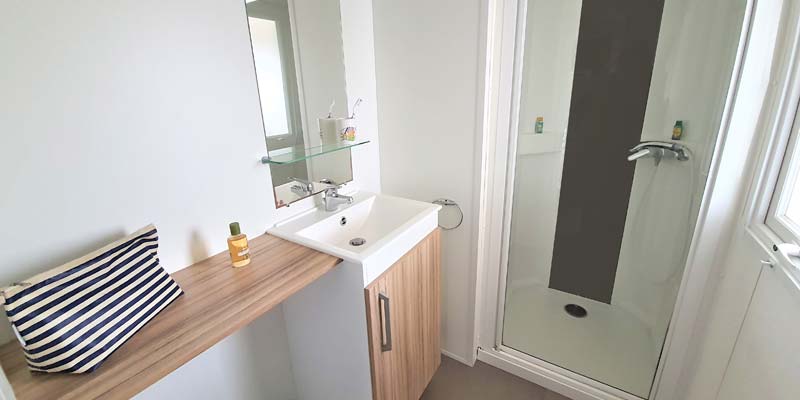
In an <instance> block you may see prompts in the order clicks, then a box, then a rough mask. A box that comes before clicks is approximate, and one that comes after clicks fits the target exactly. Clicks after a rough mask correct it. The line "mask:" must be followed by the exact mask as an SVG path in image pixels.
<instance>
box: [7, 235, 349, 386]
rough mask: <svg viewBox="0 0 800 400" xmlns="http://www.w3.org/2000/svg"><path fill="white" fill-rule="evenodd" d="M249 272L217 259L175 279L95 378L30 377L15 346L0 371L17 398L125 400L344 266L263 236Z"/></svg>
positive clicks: (9, 347) (224, 258)
mask: <svg viewBox="0 0 800 400" xmlns="http://www.w3.org/2000/svg"><path fill="white" fill-rule="evenodd" d="M250 251H251V254H252V255H253V258H252V262H251V263H250V265H248V266H246V267H244V268H239V269H235V268H233V267H232V266H231V264H230V260H229V258H228V253H227V252H224V253H220V254H217V255H215V256H213V257H211V258H208V259H206V260H203V261H201V262H199V263H197V264H194V265H192V266H190V267H187V268H185V269H182V270H180V271H178V272H176V273H174V274H172V277H173V278H174V279H175V280H176V281H177V282H178V284H179V285H180V286H181V288H182V289H183V291H184V294H183V296H181V297H179V298H178V299H177V300H175V301H174V302H173V303H172V304H170V305H169V307H167V308H166V309H164V310H163V311H162V312H161V313H160V314H158V315H157V316H156V317H155V318H153V320H152V321H150V322H149V323H148V324H147V325H145V326H144V327H143V328H142V329H141V330H140V331H139V332H138V333H136V334H135V335H133V337H131V339H130V340H128V342H127V343H125V344H124V345H123V346H122V347H120V348H119V349H117V351H115V352H114V353H113V354H112V355H111V357H109V358H108V359H107V360H106V361H105V363H104V364H103V365H101V366H100V368H98V369H97V370H96V371H95V372H92V373H89V374H82V375H70V374H41V373H31V372H30V370H28V367H27V365H26V364H25V358H24V354H23V352H22V348H21V347H20V346H19V344H18V343H17V342H16V341H13V342H11V343H8V344H6V345H3V346H2V347H0V364H2V366H3V370H4V371H5V374H6V376H7V377H8V380H9V382H10V383H11V386H12V387H13V389H14V393H15V395H16V397H17V399H20V400H25V399H37V400H38V399H61V398H63V399H77V398H80V399H95V398H102V399H122V398H124V399H127V398H130V397H132V396H134V395H135V394H137V393H139V392H140V391H142V390H143V389H145V388H147V387H148V386H150V385H152V384H153V383H155V382H156V381H158V380H159V379H161V378H163V377H164V376H166V375H167V374H169V373H170V372H172V371H174V370H176V369H177V368H178V367H180V366H181V365H183V364H185V363H186V362H188V361H189V360H191V359H192V358H194V357H195V356H197V355H198V354H200V353H202V352H203V351H205V350H207V349H208V348H210V347H211V346H213V345H214V344H216V343H217V342H219V341H221V340H222V339H224V338H225V337H227V336H229V335H231V334H232V333H234V332H236V331H237V330H239V329H240V328H242V327H244V326H245V325H247V324H248V323H250V322H251V321H253V320H254V319H256V318H258V317H259V316H261V315H263V314H264V313H266V312H267V311H269V310H271V309H272V308H273V307H275V306H277V305H278V304H280V303H281V302H283V301H284V300H286V298H288V297H289V296H291V295H292V294H294V293H296V292H297V291H299V290H300V289H302V288H304V287H305V286H306V285H308V284H309V283H311V282H313V281H314V280H316V279H317V278H319V277H320V276H322V275H324V274H325V273H326V272H328V271H330V270H331V269H333V268H334V267H335V266H336V265H337V264H338V263H339V262H340V261H341V260H339V259H338V258H336V257H334V256H330V255H327V254H324V253H320V252H318V251H316V250H312V249H309V248H307V247H304V246H300V245H297V244H294V243H292V242H288V241H286V240H283V239H279V238H277V237H275V236H270V235H266V234H265V235H262V236H259V237H256V238H254V239H252V240H251V241H250Z"/></svg>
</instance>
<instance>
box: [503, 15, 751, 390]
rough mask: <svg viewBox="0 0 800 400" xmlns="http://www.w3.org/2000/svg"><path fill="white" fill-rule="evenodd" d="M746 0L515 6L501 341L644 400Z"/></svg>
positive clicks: (655, 366)
mask: <svg viewBox="0 0 800 400" xmlns="http://www.w3.org/2000/svg"><path fill="white" fill-rule="evenodd" d="M748 10H749V3H748V1H747V0H644V1H643V0H603V1H581V0H520V1H519V2H518V6H517V14H518V18H517V26H516V43H515V50H514V53H515V56H514V57H515V62H514V64H515V68H514V78H513V90H512V94H511V96H512V106H511V110H510V111H511V114H512V115H511V118H510V125H511V127H512V128H511V130H510V132H509V141H508V143H509V145H508V147H509V154H508V161H507V169H508V173H507V175H508V176H507V181H506V186H505V187H506V191H505V204H506V207H505V211H504V216H503V220H504V223H503V225H504V227H503V243H502V250H501V251H500V253H502V254H501V258H502V262H501V264H502V266H501V267H500V269H501V273H500V275H501V279H502V284H501V288H503V289H504V293H501V294H500V296H501V299H500V300H499V303H500V305H499V310H498V312H497V317H498V318H497V319H498V322H497V328H496V329H497V336H498V338H499V339H498V342H499V345H500V346H503V347H505V348H507V349H509V351H513V352H517V353H518V354H520V355H521V357H523V358H524V357H529V358H532V359H534V360H536V361H537V362H539V363H540V364H541V365H544V366H545V368H550V367H551V366H552V367H553V368H552V370H553V371H562V370H563V371H569V372H570V373H572V374H577V375H578V376H581V377H584V378H588V379H589V380H591V381H594V382H598V383H599V384H601V385H606V386H608V387H610V388H613V389H612V390H611V391H610V392H611V393H616V394H618V395H619V396H618V397H625V396H627V397H634V396H635V397H639V398H648V397H649V395H650V392H651V388H652V385H653V380H654V377H655V376H656V372H657V369H658V366H659V359H660V356H661V352H662V348H663V346H664V341H665V337H666V335H667V331H668V328H669V323H670V319H671V316H672V312H673V309H674V307H675V302H676V298H677V295H678V290H679V288H680V286H681V282H682V278H683V275H684V266H685V263H686V257H687V253H688V251H689V246H690V243H691V239H692V233H693V231H694V226H695V222H696V219H697V215H698V212H699V209H700V203H701V200H702V197H703V194H704V187H705V182H706V175H707V173H708V169H709V165H710V163H711V159H712V157H713V151H714V147H715V144H716V139H717V133H718V132H719V130H720V127H721V121H722V117H723V113H724V111H725V106H726V101H727V100H728V92H729V89H730V87H731V81H732V76H733V73H734V67H735V64H736V60H737V55H738V54H740V53H739V52H740V51H741V50H740V38H741V33H742V27H743V25H744V22H745V19H746V14H747V13H748Z"/></svg>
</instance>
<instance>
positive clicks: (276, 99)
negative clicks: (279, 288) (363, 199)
mask: <svg viewBox="0 0 800 400" xmlns="http://www.w3.org/2000/svg"><path fill="white" fill-rule="evenodd" d="M246 9H247V22H248V26H249V29H250V42H251V45H252V50H253V64H254V68H255V73H256V79H257V82H258V94H259V102H260V105H261V117H262V121H263V124H264V136H265V141H266V146H267V156H266V157H265V160H269V161H272V162H268V164H269V168H270V175H271V177H272V186H273V189H274V193H275V205H276V206H277V207H283V206H287V205H289V204H291V203H293V202H295V201H297V200H300V199H303V198H305V197H308V196H311V195H314V194H316V193H319V192H321V191H323V190H325V189H326V188H328V187H330V186H331V185H337V184H343V183H346V182H349V181H351V180H352V179H353V172H352V165H351V160H350V150H349V149H345V150H341V151H330V152H328V153H326V154H324V155H319V154H320V153H322V152H321V151H319V149H320V146H322V145H323V142H322V139H321V137H320V125H319V118H325V117H327V116H328V115H336V116H345V115H346V113H347V96H346V91H345V70H344V52H343V49H342V38H341V20H340V15H341V14H340V11H339V2H338V1H325V0H314V1H301V2H294V1H287V0H253V1H247V2H246ZM327 150H330V149H327ZM317 155H319V156H318V157H317ZM323 181H324V182H325V183H323Z"/></svg>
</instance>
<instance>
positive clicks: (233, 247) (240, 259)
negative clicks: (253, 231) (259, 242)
mask: <svg viewBox="0 0 800 400" xmlns="http://www.w3.org/2000/svg"><path fill="white" fill-rule="evenodd" d="M229 226H230V229H231V236H230V237H228V251H229V252H230V255H231V262H232V263H233V266H234V267H235V268H239V267H244V266H245V265H247V264H250V247H248V245H247V236H245V235H243V234H242V230H241V228H240V227H239V223H238V222H231V224H230V225H229Z"/></svg>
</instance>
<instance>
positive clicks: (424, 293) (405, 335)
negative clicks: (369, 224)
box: [365, 229, 441, 400]
mask: <svg viewBox="0 0 800 400" xmlns="http://www.w3.org/2000/svg"><path fill="white" fill-rule="evenodd" d="M439 258H440V254H439V230H438V229H437V230H435V231H434V232H432V233H431V234H430V235H428V237H426V238H425V239H424V240H422V241H421V242H420V243H419V244H418V245H417V246H416V247H414V248H413V249H412V250H411V251H409V252H408V253H406V255H404V256H403V257H402V258H401V259H400V260H399V261H398V262H397V263H395V264H394V265H392V267H391V268H390V269H389V270H387V271H386V272H385V273H384V274H383V275H381V276H380V277H379V278H378V279H376V280H375V281H374V282H372V283H371V284H370V285H369V286H368V287H367V288H366V289H365V295H366V302H367V325H368V327H369V341H370V357H371V360H370V361H371V365H372V392H373V397H374V398H375V400H417V399H419V398H420V396H422V392H423V391H424V390H425V387H427V386H428V383H429V382H430V380H431V378H432V377H433V374H434V373H435V372H436V369H437V368H439V364H440V363H441V355H440V350H439V314H440V309H439V307H440V306H439V268H440V266H439Z"/></svg>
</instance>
